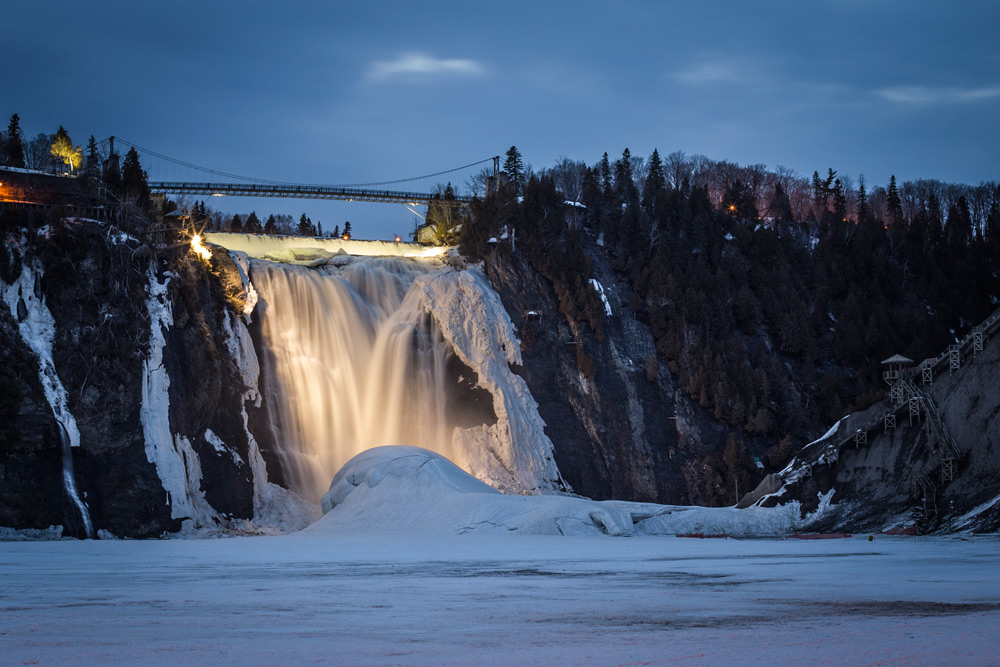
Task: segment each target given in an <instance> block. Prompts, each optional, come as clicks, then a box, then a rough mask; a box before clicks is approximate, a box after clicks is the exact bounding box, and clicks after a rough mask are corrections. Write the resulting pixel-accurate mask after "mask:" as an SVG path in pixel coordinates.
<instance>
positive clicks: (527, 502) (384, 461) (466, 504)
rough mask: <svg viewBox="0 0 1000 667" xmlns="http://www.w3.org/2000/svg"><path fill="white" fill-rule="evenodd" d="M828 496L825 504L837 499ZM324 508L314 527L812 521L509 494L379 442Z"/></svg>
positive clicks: (726, 525)
mask: <svg viewBox="0 0 1000 667" xmlns="http://www.w3.org/2000/svg"><path fill="white" fill-rule="evenodd" d="M824 501H825V504H824V503H821V509H822V508H825V507H826V506H827V505H828V504H829V498H826V499H824ZM323 509H324V511H325V512H326V515H325V516H324V517H323V519H321V520H320V521H318V522H317V523H315V524H313V526H311V527H310V528H309V529H307V530H308V532H311V533H338V532H366V531H367V532H377V531H385V530H389V531H410V532H420V533H426V532H441V533H446V534H456V533H457V534H463V533H500V534H509V533H518V534H528V535H610V536H617V537H626V536H634V535H674V534H706V535H721V534H726V535H732V536H737V537H739V536H761V535H786V534H789V533H792V532H794V531H795V530H796V528H797V527H799V526H801V525H804V523H805V521H804V520H803V519H802V517H801V516H800V512H799V506H798V504H797V503H790V504H789V505H786V506H784V507H778V508H766V509H765V508H759V507H755V508H750V509H746V510H737V509H735V508H729V507H727V508H708V507H676V506H669V505H656V504H652V503H631V502H624V501H596V500H589V499H586V498H578V497H571V496H556V495H545V496H515V495H506V494H502V493H498V492H497V491H496V490H495V489H493V488H492V487H490V486H488V485H486V484H484V483H483V482H481V481H479V480H478V479H476V478H474V477H472V476H471V475H469V474H468V473H466V472H464V471H462V470H461V469H459V468H458V467H457V466H455V465H454V464H452V463H451V462H450V461H448V460H446V459H444V458H443V457H441V456H439V455H437V454H435V453H433V452H430V451H427V450H423V449H420V448H417V447H378V448H375V449H370V450H368V451H366V452H363V453H361V454H359V455H358V456H356V457H355V458H353V459H352V460H351V461H349V462H348V463H347V464H346V465H345V466H344V467H343V468H341V470H340V471H339V472H338V473H337V475H336V477H334V480H333V483H332V484H331V485H330V490H329V492H327V494H326V495H325V496H324V497H323ZM810 518H815V516H813V517H810Z"/></svg>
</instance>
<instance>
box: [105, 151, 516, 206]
mask: <svg viewBox="0 0 1000 667" xmlns="http://www.w3.org/2000/svg"><path fill="white" fill-rule="evenodd" d="M115 144H118V145H125V146H128V147H130V148H134V149H135V150H136V152H137V153H138V154H139V162H140V164H141V165H142V166H143V168H144V169H145V171H146V173H147V174H148V175H150V177H149V180H148V182H149V189H150V191H152V192H154V193H161V194H170V195H190V196H205V197H224V196H239V197H278V198H290V199H338V200H342V201H365V202H384V203H391V204H403V205H408V206H418V205H426V204H427V203H428V202H430V201H431V200H432V199H434V198H436V197H440V196H442V193H443V185H444V184H445V183H446V182H447V183H450V184H452V186H453V190H454V193H455V201H458V202H461V203H468V202H470V201H472V199H473V197H474V196H475V195H481V194H483V192H484V191H485V189H486V188H487V187H488V185H487V182H488V179H490V178H493V179H496V177H497V175H498V173H499V170H500V157H499V156H494V157H489V158H485V159H483V160H479V161H477V162H473V163H471V164H467V165H463V166H461V167H455V168H454V169H448V170H445V171H439V172H436V173H433V174H425V175H423V176H414V177H410V178H401V179H396V180H391V181H378V182H373V183H354V184H346V185H322V184H307V183H292V182H286V181H276V180H268V179H262V178H254V177H250V176H241V175H238V174H232V173H228V172H224V171H219V170H216V169H210V168H207V167H201V166H198V165H195V164H192V163H190V162H186V161H184V160H179V159H176V158H172V157H168V156H166V155H163V154H162V153H158V152H156V151H153V150H150V149H147V148H143V147H141V146H138V145H136V144H133V143H132V142H130V141H127V140H125V139H122V138H120V137H110V138H108V139H105V140H104V141H103V142H101V143H100V146H101V148H102V152H104V153H105V157H108V156H110V155H113V154H114V155H118V153H117V152H116V148H115ZM178 173H180V174H181V176H180V177H178ZM494 182H495V180H494Z"/></svg>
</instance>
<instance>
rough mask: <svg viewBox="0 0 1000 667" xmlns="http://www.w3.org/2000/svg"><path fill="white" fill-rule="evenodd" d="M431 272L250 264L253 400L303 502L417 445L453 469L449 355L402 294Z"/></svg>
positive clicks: (384, 263) (367, 263)
mask: <svg viewBox="0 0 1000 667" xmlns="http://www.w3.org/2000/svg"><path fill="white" fill-rule="evenodd" d="M431 270H434V265H433V264H429V263H422V262H420V261H418V260H409V259H399V258H374V257H372V258H356V259H354V260H352V261H351V262H350V263H349V264H347V265H345V266H342V267H339V268H333V267H324V268H322V269H309V268H303V267H296V266H290V265H284V264H273V263H270V262H264V261H256V260H255V261H254V262H253V264H252V268H251V272H252V278H253V282H254V285H255V286H256V288H257V290H258V292H259V293H260V295H261V298H262V303H261V304H260V305H258V310H257V311H255V313H254V317H262V319H261V326H262V332H263V336H264V341H265V346H266V350H267V351H266V352H265V353H264V354H263V355H262V357H263V360H262V363H263V380H264V386H263V387H262V388H263V390H264V391H265V395H266V399H267V401H268V403H269V407H270V409H271V412H272V422H273V423H274V426H275V433H276V434H277V437H278V441H279V442H278V444H279V447H280V452H281V455H282V458H283V463H284V467H285V470H286V471H288V473H289V474H290V476H291V479H290V480H289V481H290V482H291V484H292V485H293V487H295V488H296V490H298V491H300V492H302V493H303V494H304V495H305V496H306V497H308V498H310V499H311V500H313V501H317V502H318V500H319V498H320V497H321V496H322V494H323V493H325V492H326V490H327V488H328V487H329V484H330V480H331V479H332V478H333V475H334V474H335V473H336V471H337V470H338V469H339V468H340V466H342V465H343V464H344V463H346V462H347V461H348V460H349V459H350V458H351V457H352V456H354V455H355V454H358V453H360V452H361V451H363V450H365V449H369V448H371V447H376V446H380V445H398V444H406V445H417V446H420V447H425V448H427V449H430V450H433V451H435V452H438V453H439V454H442V455H443V456H446V457H447V458H449V459H451V460H452V461H454V462H456V463H457V464H459V465H462V460H461V457H460V456H459V455H458V452H456V451H452V449H453V448H452V446H451V431H450V428H449V427H448V425H447V424H446V420H445V410H444V406H445V391H444V386H445V385H444V380H445V362H446V361H447V355H448V349H447V346H446V344H445V343H444V340H443V339H442V337H441V335H440V333H439V332H438V331H437V329H436V327H434V325H433V323H432V322H431V320H430V318H429V317H428V316H427V315H426V314H425V312H424V310H423V308H422V307H421V305H420V302H419V298H418V295H417V294H416V293H415V292H413V291H411V289H410V288H411V286H412V284H413V280H414V278H416V277H417V276H419V275H421V274H424V273H427V272H429V271H431Z"/></svg>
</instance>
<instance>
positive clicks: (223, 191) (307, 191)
mask: <svg viewBox="0 0 1000 667" xmlns="http://www.w3.org/2000/svg"><path fill="white" fill-rule="evenodd" d="M149 188H150V190H152V191H153V192H162V193H167V194H191V195H208V196H213V195H233V196H244V197H246V196H249V197H288V198H298V199H346V200H359V201H388V202H394V203H397V202H398V203H416V202H424V203H426V202H429V201H431V199H433V198H434V197H433V195H431V194H429V193H426V192H399V191H394V190H376V189H373V188H344V187H336V186H326V185H292V184H289V185H270V184H260V183H189V182H174V181H154V182H151V183H150V184H149ZM455 201H456V202H458V203H463V204H464V203H468V202H470V201H472V198H471V197H456V198H455Z"/></svg>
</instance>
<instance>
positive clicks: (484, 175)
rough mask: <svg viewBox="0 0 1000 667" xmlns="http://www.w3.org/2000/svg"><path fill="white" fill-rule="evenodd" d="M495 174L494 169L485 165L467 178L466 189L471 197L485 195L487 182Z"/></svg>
mask: <svg viewBox="0 0 1000 667" xmlns="http://www.w3.org/2000/svg"><path fill="white" fill-rule="evenodd" d="M492 176H493V169H490V168H488V167H484V168H482V169H480V170H479V171H477V172H476V173H475V174H473V175H472V176H469V178H467V179H466V180H465V190H466V192H468V193H469V196H470V197H485V196H486V184H487V183H489V179H490V178H492Z"/></svg>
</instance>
